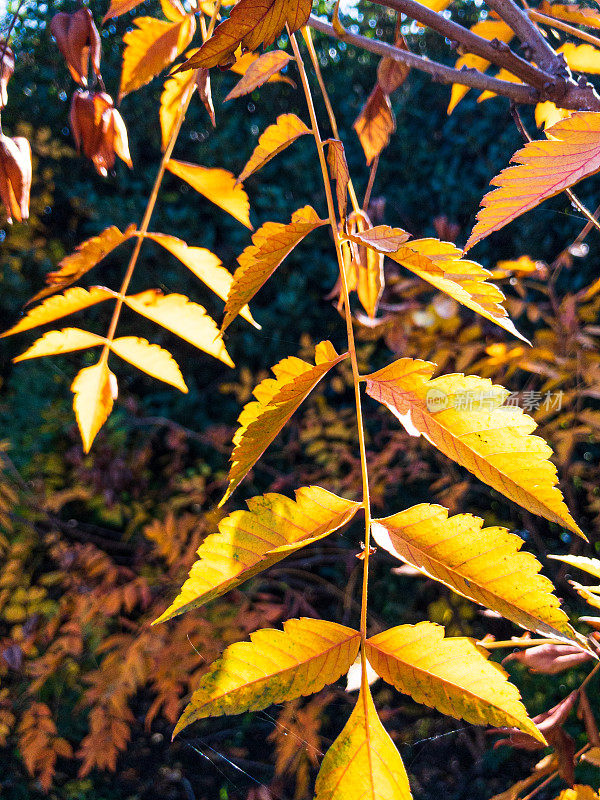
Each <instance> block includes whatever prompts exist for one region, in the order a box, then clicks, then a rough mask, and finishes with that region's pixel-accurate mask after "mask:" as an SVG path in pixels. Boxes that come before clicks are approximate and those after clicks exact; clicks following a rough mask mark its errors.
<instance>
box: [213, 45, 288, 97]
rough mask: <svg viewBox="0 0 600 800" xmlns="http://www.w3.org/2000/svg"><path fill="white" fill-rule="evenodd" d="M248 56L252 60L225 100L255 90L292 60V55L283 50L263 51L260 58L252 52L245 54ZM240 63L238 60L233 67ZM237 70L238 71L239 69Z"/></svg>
mask: <svg viewBox="0 0 600 800" xmlns="http://www.w3.org/2000/svg"><path fill="white" fill-rule="evenodd" d="M248 57H250V61H249V64H248V66H247V68H246V70H245V72H243V74H242V79H241V80H239V81H238V82H237V83H236V85H235V86H234V87H233V89H232V90H231V91H230V92H229V94H228V95H227V97H226V98H225V100H233V99H234V98H236V97H242V96H243V95H245V94H249V93H250V92H253V91H254V90H255V89H258V87H259V86H262V85H263V83H266V82H267V81H268V80H269V79H270V78H272V77H274V76H275V75H277V73H278V72H279V71H280V70H282V69H283V68H284V67H285V66H286V65H287V64H288V63H289V62H290V61H291V60H292V56H290V55H288V53H284V51H283V50H272V51H271V52H269V53H263V55H262V56H259V57H258V58H256V57H253V56H252V54H251V53H248V54H247V55H246V56H243V58H246V59H248ZM238 63H239V62H236V64H234V65H233V67H232V68H231V69H232V70H234V68H235V67H236V66H237V64H238ZM238 69H239V68H238ZM235 71H236V72H237V71H238V70H235Z"/></svg>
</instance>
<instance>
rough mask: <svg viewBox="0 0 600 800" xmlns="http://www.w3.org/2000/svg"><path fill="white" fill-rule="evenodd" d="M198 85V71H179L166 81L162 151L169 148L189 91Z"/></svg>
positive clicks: (163, 95) (163, 93) (161, 121)
mask: <svg viewBox="0 0 600 800" xmlns="http://www.w3.org/2000/svg"><path fill="white" fill-rule="evenodd" d="M195 86H196V72H195V71H192V72H177V73H176V74H175V75H173V76H172V77H170V78H168V79H167V80H166V81H165V85H164V88H163V91H162V94H161V96H160V111H159V116H160V130H161V144H162V151H163V153H164V151H165V150H166V149H167V145H168V144H169V140H170V139H171V135H172V134H173V130H174V129H175V125H176V124H177V121H178V120H179V115H180V113H181V111H182V109H183V103H184V100H185V98H186V97H187V94H188V92H193V91H194V89H195Z"/></svg>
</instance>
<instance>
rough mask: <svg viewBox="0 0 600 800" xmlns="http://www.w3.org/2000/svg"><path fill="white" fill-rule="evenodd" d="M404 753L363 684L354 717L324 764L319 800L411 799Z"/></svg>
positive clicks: (319, 775) (322, 765)
mask: <svg viewBox="0 0 600 800" xmlns="http://www.w3.org/2000/svg"><path fill="white" fill-rule="evenodd" d="M411 797H412V795H411V793H410V787H409V785H408V777H407V775H406V770H405V769H404V764H403V763H402V759H401V758H400V753H399V752H398V751H397V750H396V746H395V745H394V743H393V742H392V740H391V739H390V737H389V735H388V733H387V731H386V730H385V728H384V727H383V725H382V724H381V721H380V719H379V717H378V715H377V711H376V709H375V705H374V703H373V698H372V697H371V690H370V689H369V687H368V685H365V683H364V681H363V685H362V686H361V690H360V693H359V695H358V700H357V701H356V705H355V706H354V710H353V711H352V714H351V715H350V719H349V720H348V722H347V723H346V725H345V727H344V729H343V731H342V732H341V733H340V735H339V736H338V738H337V739H336V740H335V742H334V743H333V744H332V745H331V747H330V748H329V750H328V751H327V753H326V754H325V758H324V759H323V762H322V764H321V769H320V770H319V774H318V776H317V783H316V785H315V800H366V798H368V800H411Z"/></svg>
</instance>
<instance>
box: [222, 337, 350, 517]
mask: <svg viewBox="0 0 600 800" xmlns="http://www.w3.org/2000/svg"><path fill="white" fill-rule="evenodd" d="M347 356H348V353H344V354H343V355H341V356H339V355H338V354H337V353H336V352H335V349H334V347H333V345H332V344H331V342H320V344H318V345H317V346H316V347H315V366H313V365H312V364H309V363H307V362H306V361H303V360H302V359H300V358H296V357H295V356H290V357H289V358H284V359H283V360H282V361H280V362H279V364H276V365H275V366H274V367H273V373H274V375H275V379H273V378H265V380H264V381H261V383H259V384H258V386H257V387H256V388H255V389H254V392H253V394H254V396H255V397H256V400H251V401H250V402H249V403H246V405H245V406H244V408H243V409H242V413H241V414H240V416H239V418H238V422H239V424H240V427H239V428H238V429H237V431H236V432H235V435H234V437H233V444H234V445H235V447H234V450H233V453H232V454H231V459H230V460H231V467H230V469H229V486H228V488H227V491H226V492H225V496H224V497H223V499H222V500H221V502H220V503H219V505H223V503H224V502H225V501H226V500H227V498H228V497H230V495H231V494H232V492H233V491H234V490H235V488H236V487H237V486H239V484H240V483H241V482H242V480H243V479H244V478H245V477H246V475H247V474H248V472H250V470H251V469H252V467H253V466H254V464H255V463H256V462H257V461H258V459H259V458H260V457H261V455H262V454H263V453H264V451H265V450H266V449H267V447H268V446H269V445H270V444H271V442H272V441H273V439H275V437H276V436H277V434H278V433H279V432H280V431H281V429H282V428H283V426H284V425H285V424H286V422H287V421H288V420H289V418H290V417H291V416H292V414H293V413H294V411H296V409H297V408H298V406H299V405H300V404H301V403H302V402H303V400H305V398H306V397H307V396H308V395H309V394H310V392H312V390H313V389H314V388H315V386H316V385H317V383H318V382H319V381H320V380H321V378H323V377H324V376H325V375H326V374H327V373H328V372H329V370H330V369H331V368H332V367H334V366H335V365H336V364H339V363H340V361H343V359H345V358H347Z"/></svg>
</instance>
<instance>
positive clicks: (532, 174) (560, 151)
mask: <svg viewBox="0 0 600 800" xmlns="http://www.w3.org/2000/svg"><path fill="white" fill-rule="evenodd" d="M546 133H547V134H548V135H549V136H552V139H550V140H549V141H534V142H529V143H528V144H526V145H525V147H523V148H522V149H521V150H518V151H517V152H516V153H515V154H514V156H513V157H512V158H511V161H515V162H517V164H518V166H516V167H507V168H506V169H503V170H502V172H501V173H500V174H499V175H497V176H496V177H495V178H493V179H492V180H491V181H490V183H491V184H492V185H493V186H497V187H499V188H497V189H494V190H493V191H491V192H489V193H488V194H486V196H485V197H484V198H483V200H482V201H481V206H482V208H481V209H480V210H479V213H478V214H477V220H478V222H477V224H476V225H475V227H474V228H473V231H472V232H471V236H470V237H469V241H468V242H467V244H466V245H465V251H466V250H469V248H471V247H473V245H475V244H477V242H479V241H481V239H484V238H485V237H486V236H489V234H490V233H492V232H493V231H497V230H500V228H503V227H504V226H505V225H507V224H508V223H509V222H512V220H513V219H516V218H517V217H519V216H521V214H524V213H525V212H526V211H529V210H530V209H532V208H535V207H536V206H538V205H539V204H540V203H542V202H543V201H544V200H547V199H548V198H549V197H554V195H556V194H559V193H560V192H562V191H563V190H564V189H568V188H569V187H570V186H573V185H574V184H575V183H577V182H578V181H580V180H582V179H583V178H586V177H587V176H589V175H594V174H595V173H596V172H598V170H600V135H599V134H600V114H597V113H596V112H593V111H577V112H575V113H573V114H572V115H571V116H570V117H569V118H568V119H565V120H563V121H562V122H559V123H557V124H556V125H554V126H553V127H552V128H549V129H548V130H547V131H546Z"/></svg>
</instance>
